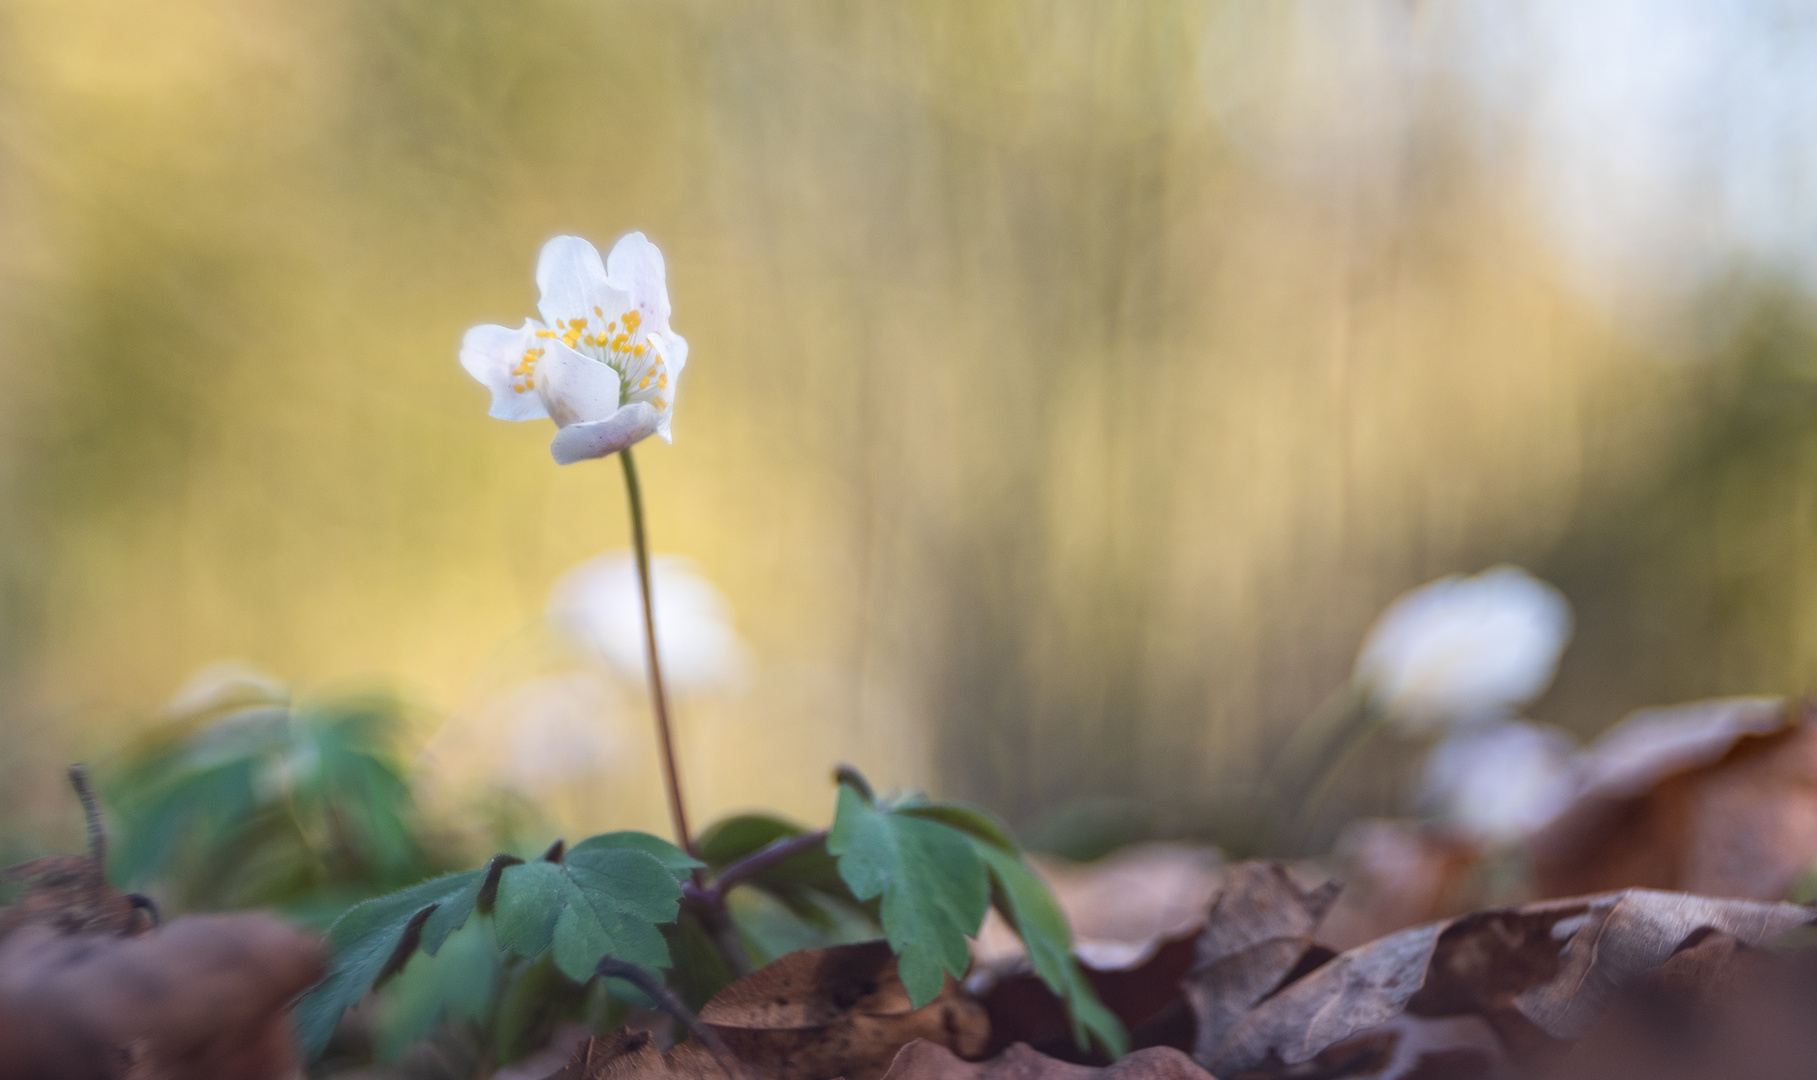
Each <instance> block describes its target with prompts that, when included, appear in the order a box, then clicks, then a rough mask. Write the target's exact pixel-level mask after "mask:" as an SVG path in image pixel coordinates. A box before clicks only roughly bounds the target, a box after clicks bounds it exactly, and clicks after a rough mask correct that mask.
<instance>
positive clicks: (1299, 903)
mask: <svg viewBox="0 0 1817 1080" xmlns="http://www.w3.org/2000/svg"><path fill="white" fill-rule="evenodd" d="M1339 888H1340V886H1339V885H1338V883H1337V882H1335V881H1327V882H1325V883H1324V884H1322V885H1319V886H1317V887H1316V888H1312V889H1303V888H1301V887H1300V885H1299V883H1298V882H1296V881H1294V880H1293V878H1292V876H1291V875H1289V874H1288V872H1287V869H1286V868H1285V867H1283V866H1281V865H1280V864H1279V863H1270V862H1246V863H1241V864H1239V865H1237V866H1234V867H1232V868H1231V869H1230V872H1229V874H1228V875H1227V877H1226V879H1225V886H1224V891H1223V892H1221V893H1219V894H1218V897H1217V899H1216V900H1214V901H1212V905H1211V914H1210V915H1209V916H1207V918H1206V921H1205V929H1204V931H1203V932H1202V933H1200V935H1199V943H1198V955H1197V959H1196V962H1195V963H1194V964H1193V968H1192V971H1191V973H1190V974H1188V975H1187V976H1186V980H1185V982H1184V983H1183V984H1182V985H1181V989H1182V990H1183V991H1184V992H1185V994H1186V1000H1187V1001H1188V1002H1190V1003H1191V1006H1192V1012H1193V1015H1194V1017H1195V1018H1196V1019H1197V1021H1198V1030H1197V1036H1196V1038H1195V1040H1194V1051H1193V1052H1194V1056H1196V1057H1197V1058H1198V1059H1199V1060H1200V1061H1209V1060H1211V1059H1212V1058H1213V1057H1214V1056H1215V1052H1216V1050H1217V1049H1218V1047H1220V1046H1222V1045H1223V1044H1224V1041H1225V1039H1226V1037H1228V1036H1229V1034H1230V1032H1231V1031H1232V1030H1233V1029H1234V1028H1235V1027H1236V1026H1237V1024H1238V1023H1239V1022H1240V1021H1241V1020H1242V1019H1243V1017H1244V1016H1245V1015H1247V1014H1248V1013H1249V1011H1250V1010H1251V1009H1252V1008H1254V1007H1255V1006H1256V1004H1257V1003H1259V1002H1261V1001H1262V1000H1263V999H1264V998H1266V997H1268V995H1269V994H1271V993H1273V992H1274V991H1275V990H1276V989H1277V988H1279V987H1280V986H1281V985H1282V984H1283V983H1286V982H1288V981H1289V978H1290V976H1292V975H1293V974H1294V973H1295V971H1296V969H1299V968H1300V966H1301V964H1302V962H1308V963H1313V964H1316V963H1322V962H1323V961H1324V960H1326V959H1327V958H1329V957H1330V955H1331V953H1330V952H1329V951H1327V950H1318V949H1317V946H1315V945H1314V943H1313V940H1312V935H1313V932H1314V931H1315V930H1317V929H1318V926H1319V923H1320V922H1321V921H1322V920H1323V919H1324V918H1325V913H1326V912H1328V911H1330V910H1331V905H1332V903H1333V902H1334V901H1335V900H1336V899H1337V895H1338V889H1339ZM1315 950H1317V951H1315Z"/></svg>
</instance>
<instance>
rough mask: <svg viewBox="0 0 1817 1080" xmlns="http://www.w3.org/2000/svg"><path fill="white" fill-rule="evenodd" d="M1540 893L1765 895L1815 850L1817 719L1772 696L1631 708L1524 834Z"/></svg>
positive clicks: (1780, 891)
mask: <svg viewBox="0 0 1817 1080" xmlns="http://www.w3.org/2000/svg"><path fill="white" fill-rule="evenodd" d="M1530 852H1531V855H1532V858H1533V867H1534V874H1535V878H1536V882H1537V885H1538V887H1539V890H1540V894H1541V895H1542V896H1559V895H1570V894H1575V893H1585V892H1595V891H1603V890H1608V889H1615V888H1628V887H1633V886H1640V887H1646V888H1661V889H1679V890H1683V891H1686V892H1694V893H1699V894H1703V895H1709V896H1735V897H1747V898H1751V899H1755V900H1770V899H1777V898H1780V897H1783V896H1785V895H1787V894H1788V893H1789V891H1790V890H1791V887H1792V885H1793V884H1794V883H1795V882H1796V881H1797V880H1798V877H1799V875H1800V874H1801V873H1802V872H1803V871H1804V869H1805V868H1806V867H1807V866H1809V865H1810V863H1811V861H1812V859H1813V858H1817V718H1814V717H1813V714H1812V713H1811V712H1810V711H1809V710H1807V709H1798V710H1788V709H1787V707H1786V705H1785V703H1784V702H1782V701H1780V700H1779V699H1776V698H1732V699H1727V700H1722V701H1711V702H1698V703H1695V704H1691V705H1684V706H1677V707H1674V708H1670V709H1648V710H1643V711H1641V712H1638V713H1635V714H1634V715H1633V716H1630V717H1628V718H1627V719H1625V720H1623V721H1622V722H1621V723H1620V724H1617V725H1616V726H1615V727H1613V728H1611V729H1610V730H1609V731H1608V732H1607V733H1606V734H1605V735H1604V736H1603V737H1602V738H1601V739H1599V740H1598V741H1597V742H1596V744H1595V745H1593V746H1592V747H1591V748H1590V749H1589V750H1588V751H1587V752H1586V754H1585V763H1584V781H1583V787H1582V789H1581V791H1580V793H1579V794H1578V796H1577V798H1576V799H1575V801H1574V802H1573V803H1572V804H1571V806H1570V807H1569V808H1568V809H1567V810H1566V811H1565V812H1564V813H1563V814H1562V815H1560V816H1559V817H1558V819H1556V820H1555V821H1553V822H1552V823H1551V824H1550V825H1549V826H1547V827H1546V828H1545V829H1543V830H1541V831H1540V832H1539V833H1538V834H1537V835H1536V836H1534V838H1533V839H1532V841H1531V843H1530Z"/></svg>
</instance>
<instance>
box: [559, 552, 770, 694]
mask: <svg viewBox="0 0 1817 1080" xmlns="http://www.w3.org/2000/svg"><path fill="white" fill-rule="evenodd" d="M650 577H651V579H652V584H651V588H652V590H653V591H654V592H655V594H656V643H657V646H658V647H659V648H660V650H661V656H662V671H663V676H664V678H665V680H666V682H667V684H668V686H669V688H670V689H672V690H675V691H677V692H680V693H687V692H691V691H693V692H699V691H707V690H714V689H718V688H720V687H724V686H727V685H729V684H732V683H735V682H737V681H738V680H739V679H740V678H741V677H742V676H743V674H744V672H745V669H746V666H747V660H746V650H745V645H744V642H743V641H742V640H740V639H739V637H738V632H737V631H736V630H734V629H732V610H731V606H730V605H728V604H727V603H726V601H725V598H724V597H723V596H721V595H720V592H719V590H718V589H716V588H714V587H713V584H712V583H711V582H709V581H707V580H706V579H705V578H703V577H701V576H700V574H699V573H698V572H697V571H696V570H695V568H694V564H693V563H692V562H690V561H689V560H687V559H683V558H680V557H677V556H673V555H659V556H656V557H654V558H652V559H651V560H650ZM549 615H550V617H551V618H552V619H553V620H554V621H555V622H556V624H557V625H558V626H560V627H561V628H562V629H564V630H565V631H567V632H568V633H569V634H570V635H572V636H573V637H574V638H575V639H576V640H578V641H579V642H581V643H582V644H583V645H585V646H587V647H588V648H589V649H591V650H592V651H593V652H594V653H596V654H597V655H598V656H599V657H600V658H601V659H603V660H605V661H606V663H608V664H610V665H611V666H612V667H613V668H615V669H617V670H618V672H619V673H620V674H622V675H624V676H625V677H626V678H628V679H633V680H636V681H638V682H639V683H640V684H641V683H642V682H643V680H644V679H645V678H646V669H645V667H644V623H643V618H644V616H643V596H642V593H641V592H640V591H639V589H638V584H637V562H636V560H635V559H633V558H632V556H631V555H630V553H628V552H620V553H616V554H610V555H601V556H599V557H598V558H595V559H590V560H588V561H587V562H584V563H581V564H580V565H579V566H577V567H575V568H574V569H572V570H570V571H568V572H567V573H566V574H564V575H562V577H561V579H560V580H558V581H557V582H556V583H555V587H554V588H553V589H552V590H550V595H549Z"/></svg>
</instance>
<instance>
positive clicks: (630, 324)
mask: <svg viewBox="0 0 1817 1080" xmlns="http://www.w3.org/2000/svg"><path fill="white" fill-rule="evenodd" d="M643 321H644V317H643V316H642V315H639V314H638V313H637V311H636V310H635V309H633V310H631V311H627V312H625V329H626V330H629V331H631V332H632V333H633V334H635V333H637V328H638V327H639V326H642V325H643Z"/></svg>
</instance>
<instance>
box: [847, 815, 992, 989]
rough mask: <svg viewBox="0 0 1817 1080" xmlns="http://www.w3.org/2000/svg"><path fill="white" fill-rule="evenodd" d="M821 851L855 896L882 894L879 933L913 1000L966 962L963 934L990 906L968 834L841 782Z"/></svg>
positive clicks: (973, 928)
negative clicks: (890, 806) (887, 806)
mask: <svg viewBox="0 0 1817 1080" xmlns="http://www.w3.org/2000/svg"><path fill="white" fill-rule="evenodd" d="M827 850H828V851H830V852H832V853H833V855H834V856H836V857H837V858H838V860H839V874H840V876H841V877H842V878H843V879H844V880H845V883H846V884H847V885H848V886H850V888H851V890H852V893H853V894H854V895H855V896H857V897H858V899H860V900H869V899H871V898H873V897H877V896H881V897H882V898H883V905H882V909H881V915H882V921H883V932H884V936H885V937H886V938H887V939H888V940H889V943H890V948H891V949H892V950H893V951H894V952H895V953H896V956H897V958H898V971H899V974H900V975H901V977H902V984H903V986H904V987H905V988H906V989H907V990H908V993H909V1001H910V1002H911V1003H912V1004H913V1005H914V1006H915V1007H916V1008H920V1007H921V1006H923V1005H925V1004H927V1003H928V1002H930V1001H932V1000H934V998H935V997H936V996H937V995H938V994H939V993H940V988H941V986H942V985H944V983H945V981H946V975H947V974H948V973H950V974H951V975H953V977H955V978H963V977H964V975H965V971H966V968H967V967H968V966H969V965H970V963H971V951H970V949H969V947H968V946H967V944H966V940H965V939H966V938H967V937H968V936H970V935H973V934H976V933H977V932H978V927H979V926H980V925H981V924H982V923H983V922H984V912H985V909H986V908H987V907H988V906H989V905H990V884H989V880H988V878H987V876H986V874H985V868H984V862H983V860H982V859H980V858H979V856H978V852H977V850H976V849H975V848H974V846H973V844H972V841H971V840H970V839H969V838H968V837H967V836H966V835H965V834H963V833H961V832H959V831H957V830H955V829H953V828H952V827H950V826H948V825H945V824H943V823H941V822H939V821H930V820H928V819H926V818H922V817H915V816H911V815H907V814H896V813H890V812H888V811H884V810H879V809H878V808H876V807H875V806H872V805H871V804H870V803H869V802H867V801H866V800H865V799H864V797H863V796H862V795H860V794H859V793H858V791H856V790H855V789H854V788H852V787H850V786H847V785H841V786H840V788H839V808H838V812H837V815H836V816H835V818H834V820H833V830H832V834H831V835H830V836H829V837H828V839H827Z"/></svg>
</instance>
